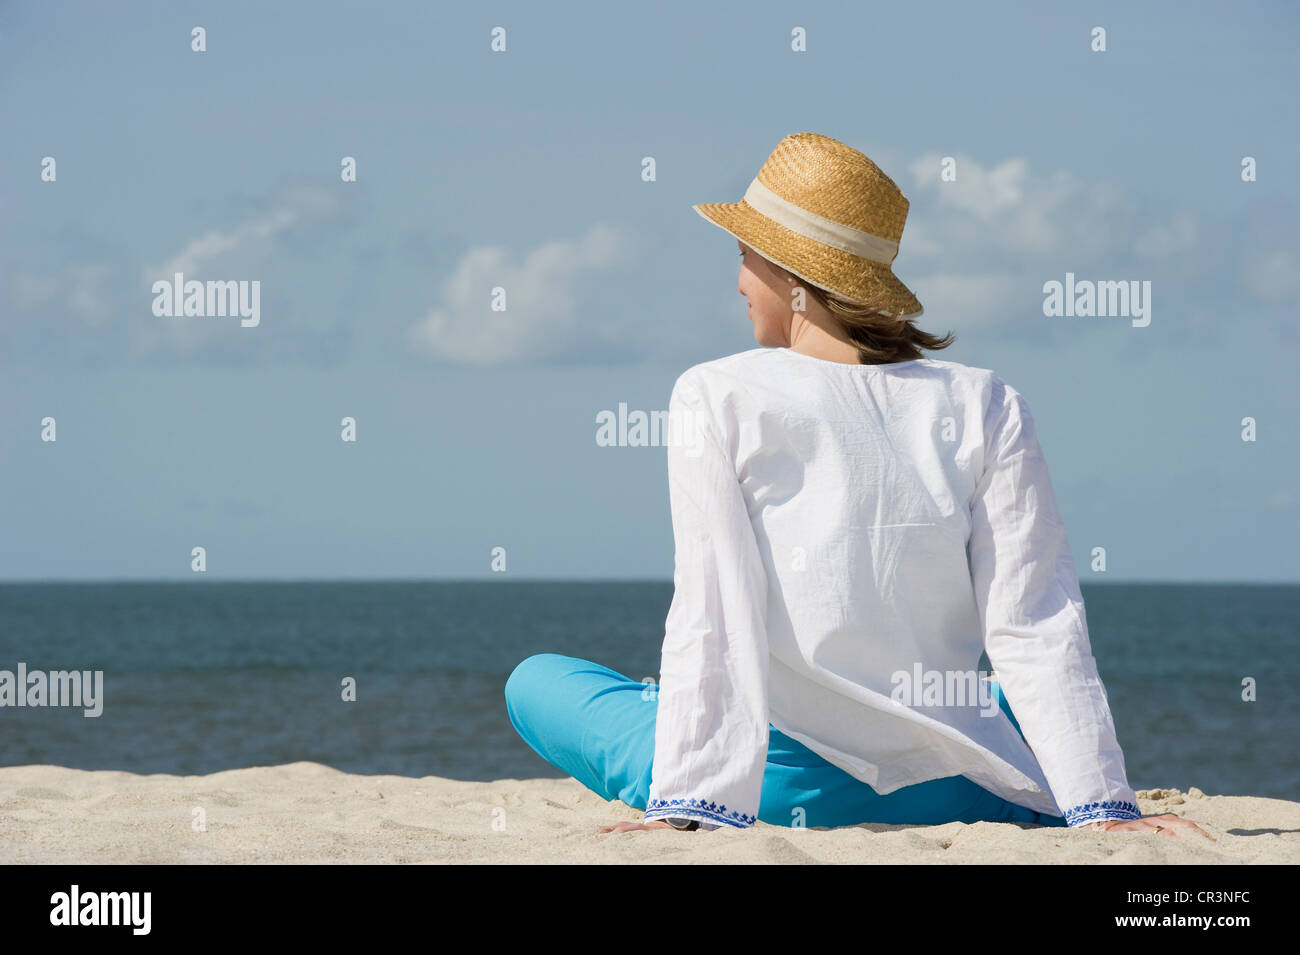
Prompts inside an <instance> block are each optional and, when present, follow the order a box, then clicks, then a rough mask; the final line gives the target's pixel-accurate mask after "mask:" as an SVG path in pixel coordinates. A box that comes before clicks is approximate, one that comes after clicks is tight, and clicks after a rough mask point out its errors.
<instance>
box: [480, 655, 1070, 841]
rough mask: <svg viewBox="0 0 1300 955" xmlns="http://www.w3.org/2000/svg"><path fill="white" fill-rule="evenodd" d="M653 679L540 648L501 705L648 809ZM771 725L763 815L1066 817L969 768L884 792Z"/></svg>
mask: <svg viewBox="0 0 1300 955" xmlns="http://www.w3.org/2000/svg"><path fill="white" fill-rule="evenodd" d="M655 689H656V688H655V687H654V686H653V685H650V684H645V683H638V682H636V681H635V680H630V679H628V678H627V677H625V676H623V674H621V673H617V672H615V671H614V670H611V669H610V668H609V667H604V666H601V665H600V664H598V663H592V662H590V661H588V660H581V659H578V658H577V657H569V656H564V655H562V654H558V653H539V654H536V655H534V656H531V657H528V658H527V659H526V660H524V661H523V662H522V663H520V664H519V665H518V666H517V667H515V669H514V672H513V673H511V674H510V678H509V679H508V680H506V686H505V697H506V712H507V713H509V715H510V722H511V723H513V724H514V727H515V729H516V730H517V731H518V732H519V735H520V736H522V737H523V739H524V742H526V743H527V744H528V745H529V746H531V747H532V748H533V750H534V751H535V752H536V753H537V754H538V755H539V756H541V757H542V758H543V759H544V760H546V761H547V762H548V763H550V764H551V765H552V766H555V767H556V768H557V769H561V770H563V771H564V772H566V773H568V774H569V775H570V776H572V777H574V778H575V779H577V780H578V782H580V783H582V784H583V785H584V786H586V787H587V788H588V789H590V790H591V791H592V792H594V793H596V794H597V795H599V796H601V797H602V798H603V799H619V800H622V801H623V802H625V803H627V805H629V806H631V807H632V808H633V809H640V810H642V811H644V810H645V807H646V801H647V800H648V799H649V797H650V774H651V769H652V767H653V765H654V751H655V716H656V711H657V709H658V706H657V695H656V693H655ZM995 690H996V693H997V698H998V703H999V705H1000V706H1001V707H1002V709H1003V710H1004V711H1005V712H1006V714H1007V716H1008V717H1010V718H1011V721H1012V723H1013V724H1014V725H1015V726H1016V729H1017V731H1018V730H1019V729H1020V726H1019V724H1018V723H1016V720H1015V717H1014V716H1013V715H1012V713H1011V709H1010V707H1009V706H1008V705H1007V702H1006V699H1005V697H1003V696H1002V693H1001V691H1000V689H998V688H996V687H995ZM768 733H769V738H768V745H767V767H766V769H765V770H764V771H763V792H762V796H761V799H760V804H759V808H758V818H759V821H761V822H766V823H770V824H771V825H774V826H792V825H802V826H807V827H814V826H826V827H834V826H854V825H859V824H862V823H884V824H889V825H918V826H934V825H940V824H942V823H946V822H1024V823H1030V824H1033V825H1040V826H1064V825H1065V819H1064V818H1063V817H1061V816H1051V815H1046V814H1044V813H1040V812H1035V811H1034V810H1032V809H1027V808H1025V807H1024V806H1018V805H1016V804H1015V803H1011V802H1007V801H1006V800H1005V799H1003V798H1002V797H1000V796H998V795H996V794H994V793H991V792H989V791H988V790H987V789H984V788H983V787H982V786H979V785H977V784H976V783H974V782H972V781H971V780H969V779H967V778H966V777H965V776H948V777H945V778H943V779H931V780H928V781H926V782H923V783H916V784H915V785H912V786H904V787H903V788H901V789H896V790H894V791H893V792H891V793H887V794H885V795H883V796H882V795H880V794H879V793H877V792H876V791H875V790H874V789H872V788H871V787H870V786H868V785H867V784H866V783H864V782H862V781H861V780H858V779H855V778H854V777H852V776H850V775H849V774H848V773H846V772H845V771H844V770H842V769H840V768H839V767H838V766H832V765H831V764H830V763H828V762H826V760H824V759H823V758H822V757H821V756H819V755H817V754H816V753H814V752H813V751H812V750H810V749H808V747H806V746H804V745H803V744H802V743H799V742H796V741H795V740H793V739H791V738H790V737H789V736H786V735H785V734H784V733H782V732H781V731H780V730H778V729H777V728H776V727H774V726H771V727H769V728H768ZM800 809H801V810H802V812H801V813H800V812H798V811H797V810H800Z"/></svg>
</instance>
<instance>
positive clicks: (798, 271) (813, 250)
mask: <svg viewBox="0 0 1300 955" xmlns="http://www.w3.org/2000/svg"><path fill="white" fill-rule="evenodd" d="M691 208H692V209H694V210H695V211H696V212H698V213H699V214H700V215H701V216H702V217H704V218H705V219H707V220H708V221H709V222H712V223H713V224H714V225H716V226H717V227H718V228H720V229H722V230H724V231H726V232H729V233H731V234H732V235H733V236H735V237H736V238H737V239H739V240H740V241H741V242H743V243H745V244H746V245H748V246H749V247H750V248H752V249H753V250H754V251H755V252H757V253H758V254H759V255H761V256H763V258H765V259H767V260H768V261H770V262H774V263H775V264H777V265H779V266H781V268H783V269H786V270H787V271H788V272H790V273H791V274H793V275H797V276H798V277H799V278H801V279H803V280H804V281H806V282H811V283H812V284H813V285H816V286H817V287H818V288H823V289H827V290H829V291H832V292H835V293H836V294H837V295H842V296H843V297H844V298H847V299H850V300H851V301H854V302H858V303H860V304H862V305H871V306H874V307H876V308H879V309H880V310H881V311H883V312H888V313H889V314H890V315H893V316H895V317H897V318H916V317H918V316H920V315H922V314H923V313H924V312H925V309H924V308H923V307H922V305H921V303H920V301H919V300H918V299H917V297H916V296H915V295H913V294H912V290H911V289H910V288H908V287H907V286H906V285H904V284H903V282H902V281H900V280H899V278H898V276H896V275H895V274H894V271H893V269H892V268H891V267H890V266H888V265H883V264H881V263H879V262H873V261H871V260H870V259H864V258H861V257H860V256H856V255H854V254H852V253H851V252H845V251H843V250H842V249H836V248H833V247H832V246H829V245H825V244H823V243H821V242H817V241H816V240H814V239H809V238H807V237H805V236H802V235H800V234H799V233H797V232H793V231H791V230H790V229H787V228H786V227H785V226H783V225H780V224H779V223H776V222H773V221H772V220H771V219H769V218H768V217H767V216H765V215H763V214H762V213H760V212H759V211H758V210H756V209H755V208H754V207H753V206H751V205H749V203H747V202H745V200H744V199H741V200H740V201H739V202H705V203H698V204H696V205H693V206H691Z"/></svg>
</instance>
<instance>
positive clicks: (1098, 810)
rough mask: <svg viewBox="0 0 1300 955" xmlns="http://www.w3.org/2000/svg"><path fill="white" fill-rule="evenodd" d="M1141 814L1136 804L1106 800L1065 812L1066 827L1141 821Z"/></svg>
mask: <svg viewBox="0 0 1300 955" xmlns="http://www.w3.org/2000/svg"><path fill="white" fill-rule="evenodd" d="M1141 818H1142V813H1141V812H1140V811H1139V810H1138V807H1137V803H1132V802H1126V801H1124V800H1122V799H1107V800H1105V801H1103V802H1085V803H1083V804H1082V805H1080V806H1074V807H1073V808H1071V809H1067V810H1065V824H1066V825H1067V826H1082V825H1083V824H1084V823H1088V822H1100V821H1101V820H1103V819H1141Z"/></svg>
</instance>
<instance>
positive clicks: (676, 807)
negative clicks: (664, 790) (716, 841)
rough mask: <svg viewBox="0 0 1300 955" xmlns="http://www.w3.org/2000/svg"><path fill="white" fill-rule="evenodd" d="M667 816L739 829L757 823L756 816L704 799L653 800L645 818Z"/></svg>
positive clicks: (648, 806)
mask: <svg viewBox="0 0 1300 955" xmlns="http://www.w3.org/2000/svg"><path fill="white" fill-rule="evenodd" d="M665 816H677V817H681V818H684V819H698V820H699V821H700V822H702V823H704V822H712V823H717V824H720V825H724V826H734V827H735V828H737V829H745V828H748V827H749V826H752V825H753V824H754V822H755V817H754V816H749V815H746V814H745V813H743V812H737V811H736V810H734V809H728V808H727V807H726V806H720V805H718V804H717V803H714V802H708V801H706V800H703V799H651V800H650V803H649V804H648V805H647V806H646V810H645V818H646V819H660V818H663V817H665Z"/></svg>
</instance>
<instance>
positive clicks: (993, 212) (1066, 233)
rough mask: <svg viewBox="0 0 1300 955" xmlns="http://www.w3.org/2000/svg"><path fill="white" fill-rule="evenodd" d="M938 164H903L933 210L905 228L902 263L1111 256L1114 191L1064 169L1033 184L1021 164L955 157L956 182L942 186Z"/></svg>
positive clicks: (1119, 210) (935, 160)
mask: <svg viewBox="0 0 1300 955" xmlns="http://www.w3.org/2000/svg"><path fill="white" fill-rule="evenodd" d="M942 158H943V157H942V156H941V155H940V154H938V153H927V154H926V155H923V156H921V157H920V158H918V159H916V160H915V161H914V162H912V163H911V164H910V165H909V166H908V172H909V174H910V176H911V177H912V182H913V184H914V186H915V190H916V192H917V194H919V195H921V196H924V197H928V198H931V199H933V204H932V205H931V206H930V207H929V208H927V209H926V221H925V222H924V223H923V224H922V223H918V224H917V225H918V226H919V228H915V229H913V228H912V226H910V225H909V226H908V227H907V228H905V229H904V232H903V242H902V244H901V249H900V252H899V255H900V258H901V257H902V256H903V255H911V254H913V253H914V254H916V255H917V256H919V257H938V256H943V257H944V258H945V259H949V260H954V261H958V260H963V259H966V258H967V256H970V257H974V256H976V255H984V256H988V255H996V256H999V257H1001V256H1005V255H1008V254H1013V255H1016V256H1023V257H1029V258H1038V259H1042V260H1047V259H1053V258H1059V256H1061V255H1062V254H1068V255H1070V256H1072V257H1077V258H1080V259H1085V258H1090V257H1094V256H1097V255H1101V254H1103V253H1105V252H1107V251H1110V249H1111V246H1112V244H1113V238H1112V236H1113V233H1114V229H1115V222H1116V217H1117V216H1119V215H1122V214H1123V213H1124V212H1125V209H1124V205H1123V203H1122V201H1121V199H1122V193H1121V191H1120V190H1119V189H1118V188H1117V187H1115V186H1113V185H1110V184H1108V183H1087V182H1084V181H1082V180H1080V179H1078V178H1076V177H1075V176H1073V175H1071V174H1070V173H1068V172H1065V171H1063V170H1058V171H1057V172H1055V173H1052V174H1051V175H1049V176H1044V177H1037V178H1036V177H1034V176H1032V175H1031V174H1030V170H1029V162H1028V160H1026V159H1023V158H1013V159H1007V160H1005V161H1003V162H1002V163H999V164H998V165H996V166H992V167H989V166H984V165H981V164H980V163H978V162H976V161H975V160H974V159H970V158H969V157H965V156H959V157H956V174H957V178H956V179H955V180H954V181H951V182H944V181H941V180H940V178H939V173H940V168H941V167H940V162H941V160H942ZM918 233H919V236H918Z"/></svg>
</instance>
